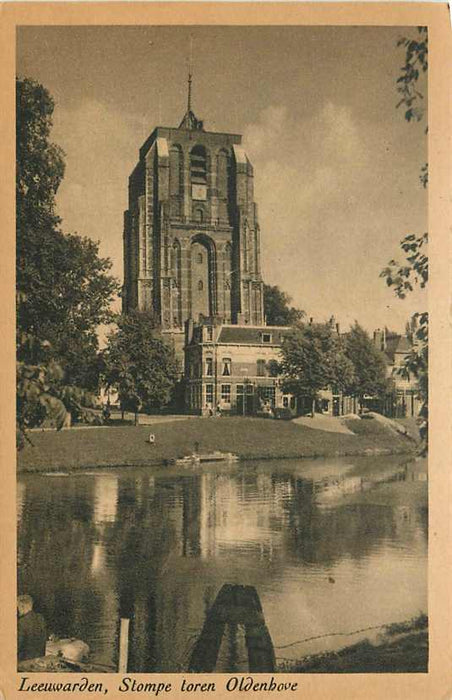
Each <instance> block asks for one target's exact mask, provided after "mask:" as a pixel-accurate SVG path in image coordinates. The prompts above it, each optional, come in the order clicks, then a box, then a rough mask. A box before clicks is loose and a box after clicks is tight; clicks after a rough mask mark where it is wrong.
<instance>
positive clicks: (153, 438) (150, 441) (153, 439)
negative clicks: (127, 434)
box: [148, 433, 155, 445]
mask: <svg viewBox="0 0 452 700" xmlns="http://www.w3.org/2000/svg"><path fill="white" fill-rule="evenodd" d="M148 442H149V444H150V445H155V435H154V433H150V435H149V438H148Z"/></svg>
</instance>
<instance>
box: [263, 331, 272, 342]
mask: <svg viewBox="0 0 452 700" xmlns="http://www.w3.org/2000/svg"><path fill="white" fill-rule="evenodd" d="M262 342H263V343H271V342H272V334H271V333H262Z"/></svg>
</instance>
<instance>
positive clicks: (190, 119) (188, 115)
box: [179, 37, 204, 131]
mask: <svg viewBox="0 0 452 700" xmlns="http://www.w3.org/2000/svg"><path fill="white" fill-rule="evenodd" d="M192 82H193V37H190V54H189V59H188V95H187V111H186V112H185V115H184V118H183V119H182V121H181V123H180V125H179V129H188V130H189V131H203V130H204V124H203V122H202V121H201V120H200V119H198V118H197V117H196V116H195V114H193V112H192V109H191V97H192Z"/></svg>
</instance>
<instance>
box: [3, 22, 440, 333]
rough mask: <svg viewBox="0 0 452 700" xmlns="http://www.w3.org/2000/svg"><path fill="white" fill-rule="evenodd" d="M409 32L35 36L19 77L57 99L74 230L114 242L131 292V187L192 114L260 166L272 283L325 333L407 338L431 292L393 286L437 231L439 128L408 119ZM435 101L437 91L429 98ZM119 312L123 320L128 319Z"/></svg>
mask: <svg viewBox="0 0 452 700" xmlns="http://www.w3.org/2000/svg"><path fill="white" fill-rule="evenodd" d="M414 33H415V28H413V27H408V28H403V27H358V26H357V27H327V26H326V27H320V26H319V27H312V26H310V27H302V26H299V27H294V26H292V27H290V26H287V27H284V26H281V27H237V26H235V27H220V26H210V27H208V26H206V27H177V26H160V27H158V26H140V27H125V26H123V27H113V26H112V27H100V26H99V27H79V26H64V27H57V26H53V27H42V26H40V27H21V28H19V29H18V34H17V71H18V74H19V75H20V76H22V77H24V76H26V77H30V78H34V79H35V80H38V81H39V82H41V83H42V84H43V85H44V86H45V87H46V88H47V89H48V90H49V91H50V93H51V94H52V96H53V98H54V100H55V103H56V107H55V112H54V128H53V131H52V140H53V141H54V142H56V143H58V144H59V145H60V146H61V147H62V148H63V150H64V151H65V153H66V173H65V178H64V180H63V183H62V185H61V186H60V189H59V191H58V194H57V207H58V213H59V215H60V216H61V217H62V219H63V229H64V230H65V231H67V232H77V233H78V234H80V235H84V236H90V237H91V238H93V239H95V240H99V241H100V252H101V254H102V255H103V256H108V257H110V258H111V260H112V262H113V273H114V274H115V275H116V276H117V277H119V278H120V279H121V280H122V225H123V212H124V210H125V209H126V208H127V186H128V176H129V174H130V172H131V171H132V169H133V167H134V165H135V164H136V162H137V159H138V149H139V147H140V146H141V145H142V143H143V142H144V140H145V139H146V137H147V136H148V135H149V134H150V132H151V131H152V130H153V128H154V127H155V126H157V125H160V126H172V127H177V126H178V124H179V123H180V121H181V119H182V117H183V115H184V112H185V109H186V100H187V63H188V60H187V59H188V56H189V46H190V37H192V44H193V64H194V70H193V73H194V78H193V99H192V106H193V109H194V112H195V114H196V115H197V117H198V118H200V119H203V120H204V126H205V129H206V130H207V131H220V132H232V133H239V134H242V135H243V144H244V146H245V149H246V151H247V154H248V157H249V159H250V160H251V162H252V164H253V166H254V179H255V199H256V202H257V204H258V208H259V219H260V227H261V259H262V272H263V277H264V281H265V282H266V283H267V284H272V285H278V286H279V287H280V288H281V289H283V290H284V291H285V292H287V293H288V294H289V295H290V296H291V297H292V303H293V305H295V306H297V307H298V308H301V309H303V310H304V311H305V312H306V314H307V315H308V316H309V317H313V318H314V320H316V321H321V320H326V319H328V318H330V316H331V315H334V316H335V318H336V320H338V321H339V322H340V324H341V328H342V329H343V330H345V329H346V328H347V327H348V326H349V325H350V324H352V323H353V322H354V320H355V319H356V320H358V321H359V322H360V323H361V324H362V325H363V326H364V327H365V328H367V329H368V330H369V331H372V330H373V329H374V328H377V327H384V326H387V327H389V328H390V329H392V330H397V331H403V329H404V327H405V322H406V320H407V319H408V318H409V316H410V315H411V314H412V313H413V312H414V311H418V310H423V309H425V308H426V298H425V292H415V293H413V294H411V295H409V297H407V298H406V299H405V300H403V301H401V300H398V299H397V298H396V297H395V296H394V293H393V291H392V290H391V289H388V288H387V287H386V284H385V281H384V280H383V279H381V278H380V277H379V273H380V271H381V269H382V268H383V267H385V265H386V264H387V262H388V261H389V260H390V259H392V258H396V259H399V260H401V255H400V252H399V251H400V248H399V242H400V240H401V239H402V238H403V237H404V236H405V235H406V234H409V233H415V234H421V233H423V232H424V231H426V230H427V193H426V191H425V190H423V188H422V186H421V185H420V182H419V174H420V169H421V166H422V165H423V163H424V162H426V161H427V159H428V158H427V137H426V135H425V126H426V125H425V123H419V124H408V123H407V122H406V121H405V119H404V114H403V109H396V104H397V101H398V100H397V93H396V82H395V81H396V79H397V77H398V76H399V75H400V68H401V66H402V65H403V62H404V52H403V48H401V47H397V46H396V44H397V40H398V38H399V37H400V36H405V35H408V36H412V35H413V34H414ZM421 89H422V91H423V92H424V94H425V99H426V86H424V85H421ZM118 308H119V307H118Z"/></svg>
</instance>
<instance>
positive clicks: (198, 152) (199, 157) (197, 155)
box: [190, 146, 207, 185]
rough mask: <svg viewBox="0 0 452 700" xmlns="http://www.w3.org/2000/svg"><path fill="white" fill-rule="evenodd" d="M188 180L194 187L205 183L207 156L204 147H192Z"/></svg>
mask: <svg viewBox="0 0 452 700" xmlns="http://www.w3.org/2000/svg"><path fill="white" fill-rule="evenodd" d="M190 179H191V182H192V184H195V185H205V184H206V183H207V154H206V149H205V148H204V146H194V147H193V148H192V150H191V153H190Z"/></svg>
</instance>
